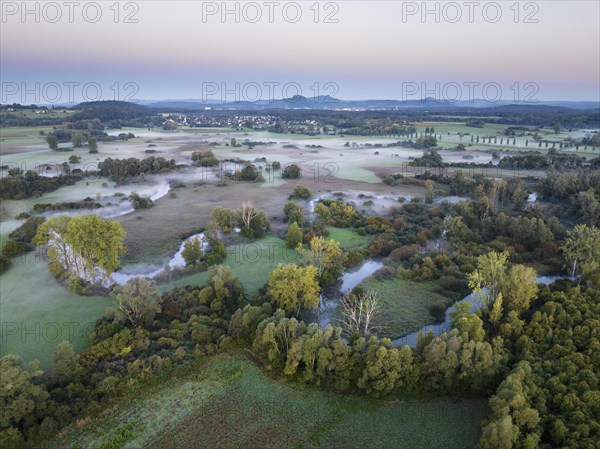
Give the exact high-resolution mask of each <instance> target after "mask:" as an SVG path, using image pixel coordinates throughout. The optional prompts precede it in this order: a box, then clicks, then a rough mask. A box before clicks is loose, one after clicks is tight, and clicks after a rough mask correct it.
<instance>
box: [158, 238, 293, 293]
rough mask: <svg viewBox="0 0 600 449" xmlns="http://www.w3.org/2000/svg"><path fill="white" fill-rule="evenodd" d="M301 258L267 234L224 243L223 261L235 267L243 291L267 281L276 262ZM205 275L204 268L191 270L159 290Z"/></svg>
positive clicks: (203, 279)
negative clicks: (200, 270) (247, 239)
mask: <svg viewBox="0 0 600 449" xmlns="http://www.w3.org/2000/svg"><path fill="white" fill-rule="evenodd" d="M301 259H302V256H301V255H300V254H298V253H297V252H296V251H295V250H293V249H288V248H287V247H286V246H285V242H284V241H283V240H281V239H280V238H279V237H277V236H274V235H268V236H266V237H264V238H262V239H258V240H255V241H251V242H245V243H239V244H234V245H230V246H228V247H227V259H226V260H225V262H224V265H228V266H230V267H231V268H232V269H233V271H235V273H236V275H237V276H238V278H239V279H240V281H241V282H242V284H244V288H245V289H246V293H247V294H249V295H255V294H256V292H257V291H258V289H259V288H260V287H262V286H263V285H264V284H265V283H266V282H267V279H268V277H269V273H270V272H271V271H273V270H274V269H275V268H277V266H278V265H279V264H280V263H281V264H286V263H294V262H297V261H299V260H301ZM206 279H207V273H206V272H205V273H195V274H192V275H190V276H186V277H184V278H181V279H178V280H176V281H173V282H169V283H167V284H163V285H161V291H166V290H170V289H172V288H174V287H181V286H184V285H202V284H204V282H206Z"/></svg>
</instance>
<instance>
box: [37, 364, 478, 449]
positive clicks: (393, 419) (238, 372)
mask: <svg viewBox="0 0 600 449" xmlns="http://www.w3.org/2000/svg"><path fill="white" fill-rule="evenodd" d="M486 413H487V406H486V402H485V401H472V400H471V401H453V400H411V401H404V402H398V401H395V402H386V401H383V400H375V399H368V398H364V397H360V396H342V395H338V394H335V393H329V392H324V391H318V390H313V389H308V388H300V387H297V386H295V385H290V384H287V383H283V382H281V381H277V380H274V379H271V378H269V377H268V376H267V375H266V374H264V373H263V372H262V371H261V370H260V369H259V368H257V367H256V366H255V365H254V364H252V363H251V362H250V361H249V360H248V359H247V358H246V357H245V356H243V355H241V354H240V355H226V354H223V355H218V356H215V357H212V358H211V359H208V360H206V361H205V363H204V364H203V366H201V367H198V368H197V369H195V370H194V371H193V374H188V375H182V376H169V378H168V380H166V381H165V382H163V383H162V384H159V385H157V386H156V387H153V388H150V389H144V392H143V393H142V394H141V395H140V396H138V397H135V398H133V399H132V400H128V401H127V404H120V406H118V407H112V408H110V409H108V410H107V411H105V412H104V413H102V414H101V415H100V416H99V417H97V418H95V419H93V420H91V421H89V420H81V421H80V423H79V425H77V424H75V425H72V426H70V427H69V428H67V429H66V431H64V432H62V433H61V436H59V437H57V438H55V439H54V440H52V441H51V442H48V443H46V444H44V445H43V446H42V447H44V448H47V449H51V448H61V449H64V448H84V447H85V448H89V449H92V448H100V447H103V448H106V447H125V448H140V447H148V448H152V449H171V448H211V449H218V448H241V447H244V448H257V449H258V448H261V449H262V448H278V449H279V448H292V447H293V448H326V447H330V448H369V449H376V448H396V449H403V448H406V449H436V448H439V449H453V448H456V449H458V448H465V449H466V448H470V447H473V445H474V443H475V442H476V441H477V439H478V436H479V428H480V422H481V419H482V418H483V417H484V416H485V415H486ZM118 439H120V442H121V443H122V442H123V440H127V442H126V444H124V445H123V444H114V442H115V441H116V440H118ZM111 444H112V445H111Z"/></svg>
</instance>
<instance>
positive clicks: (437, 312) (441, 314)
mask: <svg viewBox="0 0 600 449" xmlns="http://www.w3.org/2000/svg"><path fill="white" fill-rule="evenodd" d="M429 313H430V314H431V316H432V317H433V318H434V319H435V321H436V322H437V323H441V322H442V321H444V320H445V319H446V305H445V304H444V303H442V302H435V303H433V304H432V305H431V306H429Z"/></svg>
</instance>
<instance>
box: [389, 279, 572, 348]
mask: <svg viewBox="0 0 600 449" xmlns="http://www.w3.org/2000/svg"><path fill="white" fill-rule="evenodd" d="M561 278H562V276H539V277H538V278H537V282H538V284H544V285H548V284H551V283H552V282H554V281H555V280H557V279H561ZM480 299H481V296H480V295H479V294H478V293H471V294H470V295H467V296H465V297H464V298H463V299H461V300H460V301H457V302H456V303H454V305H452V306H450V307H448V309H446V316H445V318H444V321H443V322H441V323H437V324H429V325H427V326H424V327H422V328H421V329H419V330H418V331H415V332H412V333H410V334H408V335H405V336H403V337H400V338H396V339H394V340H392V346H404V345H408V346H416V345H417V335H418V334H419V332H422V333H423V335H425V334H427V332H429V331H432V332H433V334H434V335H435V336H436V337H437V336H439V335H440V334H441V333H442V332H444V331H447V330H449V329H450V326H451V325H452V320H451V318H450V313H451V312H453V311H454V310H455V309H456V305H457V304H458V303H459V302H463V301H466V302H468V303H469V304H471V312H475V311H477V310H478V309H479V308H481V307H482V303H481V301H480Z"/></svg>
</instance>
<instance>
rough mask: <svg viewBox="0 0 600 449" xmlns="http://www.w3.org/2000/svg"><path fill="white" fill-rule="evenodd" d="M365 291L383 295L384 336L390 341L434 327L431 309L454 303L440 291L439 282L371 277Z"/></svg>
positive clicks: (365, 284)
mask: <svg viewBox="0 0 600 449" xmlns="http://www.w3.org/2000/svg"><path fill="white" fill-rule="evenodd" d="M360 286H361V287H363V288H364V289H365V290H374V291H376V292H377V293H378V294H379V301H380V304H381V308H382V310H383V314H382V317H381V321H382V322H384V323H386V329H385V331H384V332H383V335H384V336H386V337H390V338H397V337H402V336H404V335H406V334H409V333H411V332H414V331H416V330H419V329H421V328H422V327H423V326H426V325H428V324H432V323H433V322H434V320H433V317H432V316H431V314H430V313H429V307H430V306H431V305H432V304H434V303H436V302H442V303H445V304H449V303H450V302H451V300H450V299H449V298H447V297H446V296H444V295H442V294H441V293H438V292H437V291H436V287H437V283H436V282H433V281H432V282H413V281H404V280H400V279H384V280H377V279H374V278H369V279H367V280H365V281H364V282H362V283H361V284H360Z"/></svg>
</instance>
